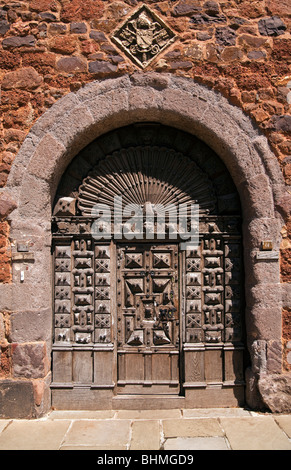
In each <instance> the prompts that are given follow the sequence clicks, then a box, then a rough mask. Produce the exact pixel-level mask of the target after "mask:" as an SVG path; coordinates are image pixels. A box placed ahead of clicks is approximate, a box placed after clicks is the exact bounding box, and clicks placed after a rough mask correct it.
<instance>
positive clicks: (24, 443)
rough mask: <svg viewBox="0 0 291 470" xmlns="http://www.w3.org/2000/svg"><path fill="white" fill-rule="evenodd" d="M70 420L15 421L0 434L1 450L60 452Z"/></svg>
mask: <svg viewBox="0 0 291 470" xmlns="http://www.w3.org/2000/svg"><path fill="white" fill-rule="evenodd" d="M70 423H71V422H70V421H69V420H64V421H53V420H51V421H48V420H44V421H42V420H33V421H29V420H15V421H13V422H12V423H11V424H9V426H8V427H6V429H4V431H2V433H1V434H0V450H58V449H59V448H60V445H61V443H62V441H63V439H64V436H65V434H66V432H67V430H68V428H69V426H70Z"/></svg>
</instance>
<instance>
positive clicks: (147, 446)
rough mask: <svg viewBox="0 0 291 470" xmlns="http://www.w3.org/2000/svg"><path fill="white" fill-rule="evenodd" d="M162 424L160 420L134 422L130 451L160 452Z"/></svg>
mask: <svg viewBox="0 0 291 470" xmlns="http://www.w3.org/2000/svg"><path fill="white" fill-rule="evenodd" d="M160 438H161V431H160V424H159V421H158V420H152V421H150V420H147V421H142V420H140V421H134V422H133V424H132V438H131V444H130V450H159V449H160Z"/></svg>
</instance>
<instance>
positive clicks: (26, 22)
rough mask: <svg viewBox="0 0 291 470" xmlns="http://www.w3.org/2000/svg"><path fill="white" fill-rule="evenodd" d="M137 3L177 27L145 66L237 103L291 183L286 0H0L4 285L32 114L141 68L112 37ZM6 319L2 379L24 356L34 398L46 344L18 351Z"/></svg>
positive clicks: (286, 321) (285, 277)
mask: <svg viewBox="0 0 291 470" xmlns="http://www.w3.org/2000/svg"><path fill="white" fill-rule="evenodd" d="M142 3H144V4H147V5H148V6H149V7H150V8H151V9H152V10H153V11H154V12H156V13H157V14H158V16H159V17H160V18H161V19H163V21H164V22H165V23H166V24H167V25H168V26H169V27H170V28H171V29H172V31H173V32H174V33H175V34H176V40H175V41H174V42H173V43H172V44H171V45H170V46H169V47H168V48H166V49H165V50H164V51H163V52H162V53H161V54H159V55H158V56H157V58H156V59H155V60H153V61H152V62H151V64H150V65H149V66H148V67H147V68H146V71H147V72H148V71H153V72H157V73H170V74H173V75H175V76H183V77H189V78H191V79H193V80H194V81H195V82H199V83H202V84H204V85H206V86H207V87H209V88H210V89H212V90H215V91H217V92H219V93H221V94H222V95H224V97H226V98H227V99H228V100H229V102H230V103H232V104H234V105H235V106H237V107H239V108H241V109H242V110H243V111H244V112H245V113H246V114H247V115H248V116H250V118H251V119H252V121H253V123H254V124H255V125H256V126H257V127H258V128H259V129H260V130H261V131H262V132H263V133H264V134H265V135H266V137H267V138H268V141H269V144H270V147H271V149H272V151H273V152H274V154H275V156H276V157H277V159H278V162H279V165H280V167H281V170H282V174H283V176H284V178H285V181H286V185H287V186H291V160H290V149H291V138H290V132H291V115H290V104H291V71H290V57H291V54H290V49H291V47H290V24H291V15H290V5H289V1H288V0H219V1H211V0H210V1H203V0H177V1H170V0H168V1H152V0H147V1H146V0H145V1H144V2H140V1H137V0H126V1H124V2H119V1H118V2H116V1H114V2H113V1H110V0H83V1H82V2H80V0H72V1H68V0H31V1H15V2H12V1H11V2H10V1H7V0H5V1H0V82H1V103H0V108H1V124H0V136H1V137H0V283H6V284H9V283H11V281H12V275H11V240H10V238H9V232H10V224H9V214H10V213H11V212H12V211H13V209H14V208H15V205H16V204H15V201H14V200H13V199H12V198H11V197H9V196H8V195H7V194H6V193H5V186H6V181H7V178H8V175H9V172H10V168H11V165H12V164H13V160H14V158H15V156H16V154H17V153H18V150H19V148H20V146H21V144H22V142H23V141H24V139H25V137H26V136H27V134H28V133H29V131H30V129H31V128H32V126H33V125H34V124H35V122H36V121H37V120H38V118H39V117H40V116H42V115H43V114H44V113H45V111H47V110H48V109H49V108H50V107H51V106H52V105H53V104H54V103H56V102H57V101H58V100H59V99H60V98H62V97H63V96H64V95H66V94H68V93H70V92H75V91H77V90H79V89H80V88H82V87H83V86H84V85H85V84H87V83H89V82H92V81H94V80H96V79H98V80H100V79H102V80H103V79H104V80H105V79H107V78H115V77H119V76H122V75H126V74H129V75H131V74H133V73H134V72H136V71H137V70H140V68H139V67H138V66H137V65H135V64H134V63H133V62H132V61H131V60H130V59H129V58H128V56H127V55H125V54H124V53H123V52H122V51H121V50H120V49H119V47H118V46H117V45H116V44H115V43H114V42H112V40H111V38H112V32H113V31H114V30H115V28H117V27H118V26H119V25H120V24H121V23H122V22H123V21H124V20H125V19H126V18H127V17H128V16H129V15H131V14H132V12H133V11H134V10H135V9H136V8H137V7H138V6H140V5H141V4H142ZM289 193H290V190H289ZM276 209H277V210H278V212H279V213H280V214H281V216H282V217H283V218H284V221H285V225H284V227H283V229H282V231H281V238H282V242H281V250H280V256H281V283H282V286H283V287H284V288H286V289H285V290H286V295H285V303H284V305H283V308H284V309H283V313H282V329H283V333H282V343H283V354H284V357H283V361H284V371H285V372H287V371H288V370H289V371H290V362H288V357H290V354H289V356H288V351H289V346H290V340H291V336H290V321H291V320H290V312H291V311H290V306H291V303H290V302H291V301H290V298H288V295H287V294H288V289H287V288H288V286H290V280H291V270H290V253H291V231H290V226H291V208H290V203H289V202H288V199H287V197H283V198H282V200H281V201H279V202H278V203H277V208H276ZM23 321H25V320H23ZM12 322H13V312H10V311H9V310H8V309H6V310H4V309H3V311H1V312H0V345H1V362H0V378H1V379H3V380H6V379H7V378H9V377H14V378H15V379H17V378H18V376H22V377H23V376H25V374H26V372H25V371H24V370H23V367H25V366H24V365H23V364H25V363H26V361H28V365H27V369H29V368H30V366H31V365H33V364H34V365H33V367H34V370H35V376H33V377H32V379H33V381H34V382H33V383H34V388H33V389H31V390H29V391H28V392H27V393H28V394H34V396H35V397H36V400H40V399H39V398H37V397H39V396H41V393H42V392H41V386H39V385H38V383H42V382H38V380H39V378H42V379H44V378H45V377H47V374H48V366H47V364H46V363H45V359H44V358H45V357H46V354H45V352H44V348H45V343H34V345H30V344H29V342H27V343H26V342H25V341H28V339H26V340H25V341H24V340H23V339H22V342H23V345H22V347H21V348H19V347H18V343H17V341H16V339H15V338H17V335H14V336H13V335H12V336H11V323H12ZM20 349H21V352H20ZM32 349H33V351H32ZM29 361H34V362H33V364H32V363H31V362H30V363H29ZM20 364H22V366H21V367H22V370H21V371H20V370H19V367H20ZM27 386H28V384H27ZM11 393H12V392H11ZM40 401H41V400H40Z"/></svg>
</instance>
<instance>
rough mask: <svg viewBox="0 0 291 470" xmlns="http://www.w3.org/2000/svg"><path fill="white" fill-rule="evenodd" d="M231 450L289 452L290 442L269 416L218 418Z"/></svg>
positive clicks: (290, 448)
mask: <svg viewBox="0 0 291 470" xmlns="http://www.w3.org/2000/svg"><path fill="white" fill-rule="evenodd" d="M220 422H221V425H222V428H223V429H224V431H225V433H226V437H227V439H228V441H229V443H230V446H231V448H232V449H233V450H291V442H290V441H289V440H288V438H287V437H286V435H285V434H284V432H283V431H282V430H281V429H280V427H279V426H278V425H277V424H276V423H275V421H274V419H273V418H272V417H271V416H262V417H249V418H247V417H241V418H239V420H238V419H236V418H220Z"/></svg>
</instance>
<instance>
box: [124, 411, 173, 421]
mask: <svg viewBox="0 0 291 470" xmlns="http://www.w3.org/2000/svg"><path fill="white" fill-rule="evenodd" d="M116 418H118V419H167V418H169V419H171V418H181V410H119V411H117V414H116Z"/></svg>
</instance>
